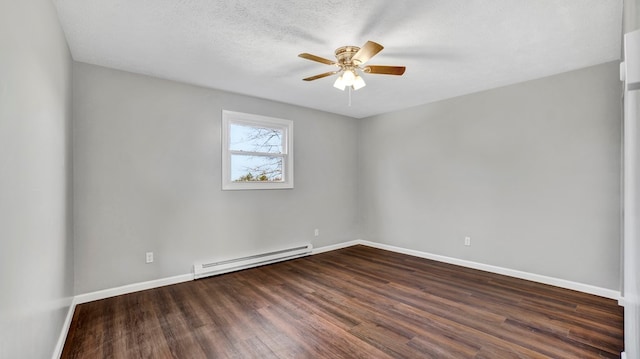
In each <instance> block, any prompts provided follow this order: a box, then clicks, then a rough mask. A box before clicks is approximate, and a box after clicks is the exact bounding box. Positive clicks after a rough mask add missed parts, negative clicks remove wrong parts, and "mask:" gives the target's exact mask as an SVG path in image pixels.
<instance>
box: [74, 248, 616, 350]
mask: <svg viewBox="0 0 640 359" xmlns="http://www.w3.org/2000/svg"><path fill="white" fill-rule="evenodd" d="M622 350H623V312H622V308H621V307H619V306H618V305H617V303H616V302H615V301H613V300H610V299H606V298H601V297H597V296H592V295H587V294H584V293H579V292H574V291H570V290H566V289H561V288H556V287H552V286H547V285H543V284H538V283H533V282H528V281H524V280H520V279H514V278H510V277H505V276H500V275H496V274H491V273H486V272H482V271H477V270H472V269H467V268H462V267H458V266H453V265H449V264H444V263H439V262H434V261H430V260H426V259H421V258H416V257H412V256H407V255H402V254H397V253H393V252H388V251H383V250H378V249H374V248H370V247H365V246H354V247H349V248H346V249H341V250H337V251H332V252H327V253H322V254H318V255H314V256H310V257H305V258H300V259H296V260H292V261H288V262H282V263H278V264H273V265H269V266H264V267H259V268H254V269H249V270H244V271H240V272H235V273H229V274H225V275H221V276H217V277H211V278H206V279H201V280H197V281H193V282H188V283H181V284H177V285H172V286H167V287H162V288H157V289H152V290H147V291H143V292H137V293H132V294H128V295H122V296H119V297H114V298H109V299H104V300H99V301H95V302H91V303H86V304H81V305H78V306H77V307H76V310H75V313H74V316H73V321H72V324H71V328H70V331H69V335H68V337H67V341H66V343H65V346H64V352H63V355H62V357H63V358H491V359H497V358H618V357H619V355H620V352H621V351H622Z"/></svg>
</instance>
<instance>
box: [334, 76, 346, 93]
mask: <svg viewBox="0 0 640 359" xmlns="http://www.w3.org/2000/svg"><path fill="white" fill-rule="evenodd" d="M333 87H335V88H337V89H338V90H341V91H344V89H345V87H347V85H345V83H344V79H343V78H342V75H340V76H338V78H337V79H336V82H334V83H333Z"/></svg>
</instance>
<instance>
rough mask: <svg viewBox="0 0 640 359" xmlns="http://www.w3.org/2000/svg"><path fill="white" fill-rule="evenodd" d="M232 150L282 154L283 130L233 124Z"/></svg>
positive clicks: (231, 135) (231, 130) (230, 129)
mask: <svg viewBox="0 0 640 359" xmlns="http://www.w3.org/2000/svg"><path fill="white" fill-rule="evenodd" d="M229 135H230V136H229V137H230V142H231V143H230V149H231V150H232V151H251V152H263V153H278V154H281V153H282V151H283V149H282V139H283V137H284V136H283V130H282V129H277V128H268V127H260V126H250V125H241V124H236V123H233V124H231V126H229Z"/></svg>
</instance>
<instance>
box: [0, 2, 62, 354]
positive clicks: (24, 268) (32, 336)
mask: <svg viewBox="0 0 640 359" xmlns="http://www.w3.org/2000/svg"><path fill="white" fill-rule="evenodd" d="M70 121H71V57H70V55H69V50H68V48H67V45H66V42H65V39H64V36H63V34H62V31H61V29H60V26H59V24H58V19H57V14H56V11H55V9H54V7H53V5H52V4H51V1H49V0H25V1H2V2H0V278H1V279H0V358H46V357H50V356H51V353H52V352H53V350H54V347H55V345H56V341H57V339H58V337H59V335H60V332H61V329H62V325H63V322H64V319H65V316H66V314H67V312H68V309H69V305H70V303H71V296H72V295H73V287H72V286H73V258H72V242H71V233H70V231H69V229H70V225H69V223H70V218H71V216H70V213H71V212H70V210H69V207H68V205H69V203H70V199H69V197H70V190H69V189H70V186H69V184H68V178H69V177H70V176H69V175H68V174H69V173H70V166H71V164H70V161H69V159H70V156H69V154H70V151H69V143H70V140H69V139H70V136H69V135H68V126H69V125H70Z"/></svg>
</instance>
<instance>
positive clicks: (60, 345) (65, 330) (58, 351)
mask: <svg viewBox="0 0 640 359" xmlns="http://www.w3.org/2000/svg"><path fill="white" fill-rule="evenodd" d="M75 310H76V303H75V298H69V310H67V316H66V317H65V319H64V322H63V323H62V329H61V330H60V336H59V337H58V342H57V343H56V347H55V349H53V356H52V357H51V358H52V359H59V358H60V356H61V355H62V349H64V342H65V341H66V340H67V334H69V328H70V327H71V320H72V319H73V312H74V311H75Z"/></svg>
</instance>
